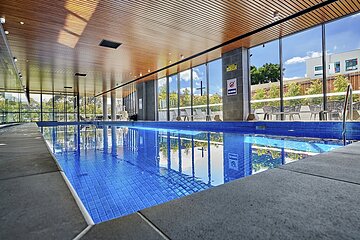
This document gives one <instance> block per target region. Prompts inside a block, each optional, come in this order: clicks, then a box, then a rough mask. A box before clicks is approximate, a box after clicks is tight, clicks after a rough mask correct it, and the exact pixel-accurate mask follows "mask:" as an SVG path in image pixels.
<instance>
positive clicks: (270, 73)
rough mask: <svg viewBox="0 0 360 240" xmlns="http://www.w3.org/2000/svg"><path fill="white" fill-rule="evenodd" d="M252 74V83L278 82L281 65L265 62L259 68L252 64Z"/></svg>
mask: <svg viewBox="0 0 360 240" xmlns="http://www.w3.org/2000/svg"><path fill="white" fill-rule="evenodd" d="M250 76H251V77H250V78H251V85H255V84H263V83H269V82H278V81H280V65H279V64H274V63H265V64H264V65H263V66H261V67H259V68H256V67H255V66H251V67H250Z"/></svg>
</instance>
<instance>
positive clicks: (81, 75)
mask: <svg viewBox="0 0 360 240" xmlns="http://www.w3.org/2000/svg"><path fill="white" fill-rule="evenodd" d="M75 76H77V77H86V73H75Z"/></svg>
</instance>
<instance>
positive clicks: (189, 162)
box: [42, 125, 341, 223]
mask: <svg viewBox="0 0 360 240" xmlns="http://www.w3.org/2000/svg"><path fill="white" fill-rule="evenodd" d="M42 131H43V134H44V137H45V139H46V141H47V144H48V145H49V147H50V148H51V150H52V151H53V153H54V155H55V157H56V160H57V162H58V163H59V165H60V166H61V168H62V169H63V171H64V172H65V175H66V176H67V178H68V179H69V181H70V183H71V184H72V186H73V187H74V189H75V190H76V192H77V194H78V196H79V197H80V199H81V201H82V202H83V204H84V206H85V208H86V209H87V211H88V212H89V214H90V216H91V217H92V219H93V221H94V223H100V222H103V221H107V220H110V219H113V218H118V217H121V216H125V215H128V214H131V213H134V212H136V211H139V210H141V209H144V208H147V207H151V206H154V205H158V204H161V203H164V202H167V201H170V200H173V199H176V198H180V197H183V196H186V195H189V194H192V193H195V192H199V191H202V190H205V189H208V188H211V187H214V186H218V185H221V184H224V183H227V182H230V181H232V180H235V179H239V178H243V177H246V176H249V175H252V174H256V173H258V172H261V171H264V170H267V169H271V168H274V167H277V166H279V165H282V164H286V163H289V162H292V161H296V160H299V159H302V158H305V157H307V156H312V155H316V154H319V153H322V152H326V151H331V150H332V149H335V148H339V147H341V141H339V140H321V139H314V138H313V139H305V138H295V137H280V136H269V135H266V136H265V135H252V134H239V133H229V132H226V133H225V132H203V131H189V130H174V129H171V130H170V129H156V128H144V127H142V128H136V127H121V126H112V127H102V128H97V127H95V126H92V125H87V126H76V125H75V126H57V127H43V128H42Z"/></svg>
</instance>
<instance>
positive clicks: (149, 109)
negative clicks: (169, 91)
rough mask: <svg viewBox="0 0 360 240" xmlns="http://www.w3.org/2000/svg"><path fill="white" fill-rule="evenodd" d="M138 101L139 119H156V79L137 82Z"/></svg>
mask: <svg viewBox="0 0 360 240" xmlns="http://www.w3.org/2000/svg"><path fill="white" fill-rule="evenodd" d="M136 92H137V101H138V107H139V111H138V119H139V120H148V121H155V115H156V112H155V106H156V86H155V81H153V80H150V81H146V82H141V83H138V84H136Z"/></svg>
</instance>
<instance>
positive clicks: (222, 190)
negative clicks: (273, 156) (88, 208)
mask: <svg viewBox="0 0 360 240" xmlns="http://www.w3.org/2000/svg"><path fill="white" fill-rule="evenodd" d="M28 129H32V130H31V131H28ZM35 130H36V129H35V127H34V126H33V125H22V126H17V127H13V128H8V130H6V131H3V132H2V130H0V149H1V153H0V193H1V198H0V217H1V218H0V221H1V224H0V239H29V238H30V239H31V238H33V239H35V238H36V239H49V238H50V239H52V238H59V239H71V238H72V237H74V236H76V235H77V234H78V233H79V232H80V231H82V230H83V229H84V228H85V227H86V226H87V225H86V223H85V221H84V220H83V218H82V216H81V213H80V211H79V210H78V208H77V206H76V204H75V202H74V200H73V198H72V196H71V194H70V192H69V191H68V190H67V187H66V185H65V183H64V182H63V180H62V179H61V176H60V174H59V172H58V170H57V167H56V164H54V161H53V160H52V159H51V156H48V157H46V153H48V152H47V149H46V146H45V145H44V141H43V140H42V138H41V135H39V133H38V132H37V131H35ZM4 134H5V135H4ZM24 134H27V135H24ZM18 141H20V142H18ZM1 143H5V144H7V145H6V146H7V147H5V148H4V146H3V145H1ZM19 146H21V149H22V150H21V151H20V148H19ZM3 149H4V152H3ZM21 152H23V153H21ZM22 154H23V155H22ZM21 156H22V157H21ZM36 156H38V157H36ZM24 158H25V159H32V160H30V161H29V162H27V161H25V160H23V159H24ZM51 160H52V161H51ZM19 165H22V166H19ZM3 168H4V169H5V170H3ZM359 176H360V143H354V144H351V145H348V146H346V147H344V148H340V149H337V150H335V151H333V152H329V153H325V154H321V155H317V156H314V157H311V158H307V159H304V160H300V161H297V162H294V163H290V164H288V165H285V166H281V167H279V168H277V169H273V170H268V171H265V172H262V173H259V174H256V175H253V176H250V177H246V178H244V179H240V180H237V181H233V182H231V183H228V184H224V185H221V186H218V187H215V188H212V189H209V190H206V191H203V192H200V193H196V194H193V195H190V196H187V197H184V198H180V199H177V200H174V201H170V202H168V203H165V204H161V205H158V206H155V207H151V208H148V209H144V210H142V211H140V212H137V213H134V214H131V215H128V216H126V217H122V218H118V219H115V220H111V221H107V222H104V223H100V224H98V225H95V226H92V227H91V228H90V230H89V231H88V232H87V233H86V234H85V235H84V236H83V237H82V239H360V237H359V236H360V211H358V208H359V207H360V177H359Z"/></svg>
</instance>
